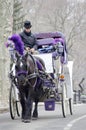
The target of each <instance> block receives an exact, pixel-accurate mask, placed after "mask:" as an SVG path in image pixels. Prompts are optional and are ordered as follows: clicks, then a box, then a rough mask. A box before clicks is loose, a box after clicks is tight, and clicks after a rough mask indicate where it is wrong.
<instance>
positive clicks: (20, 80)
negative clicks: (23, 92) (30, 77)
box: [17, 74, 26, 86]
mask: <svg viewBox="0 0 86 130" xmlns="http://www.w3.org/2000/svg"><path fill="white" fill-rule="evenodd" d="M17 82H18V86H25V85H26V75H23V74H20V75H18V76H17Z"/></svg>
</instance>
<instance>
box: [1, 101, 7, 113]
mask: <svg viewBox="0 0 86 130" xmlns="http://www.w3.org/2000/svg"><path fill="white" fill-rule="evenodd" d="M8 110H9V106H8V104H2V103H0V113H4V112H7V111H8Z"/></svg>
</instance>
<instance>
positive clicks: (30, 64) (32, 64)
mask: <svg viewBox="0 0 86 130" xmlns="http://www.w3.org/2000/svg"><path fill="white" fill-rule="evenodd" d="M27 65H28V72H29V73H34V72H35V68H36V63H35V59H34V57H33V56H32V55H31V54H29V55H28V58H27Z"/></svg>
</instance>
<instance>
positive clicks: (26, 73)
mask: <svg viewBox="0 0 86 130" xmlns="http://www.w3.org/2000/svg"><path fill="white" fill-rule="evenodd" d="M28 55H29V56H30V57H31V59H32V60H33V63H34V72H33V73H31V74H29V73H28V71H27V70H26V71H24V70H20V71H18V72H16V76H15V79H17V81H18V78H19V76H21V75H24V76H25V82H24V83H23V85H24V86H25V85H26V84H28V85H29V86H31V87H32V84H31V83H30V81H29V80H31V79H34V78H35V83H34V85H33V88H34V87H35V85H36V83H37V76H38V68H37V65H36V61H35V58H34V57H33V56H32V55H31V54H28ZM17 84H18V83H17Z"/></svg>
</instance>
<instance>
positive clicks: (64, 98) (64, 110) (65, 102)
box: [61, 82, 68, 117]
mask: <svg viewBox="0 0 86 130" xmlns="http://www.w3.org/2000/svg"><path fill="white" fill-rule="evenodd" d="M61 87H62V113H63V117H66V115H67V111H68V99H67V88H66V85H65V83H64V82H63V83H62V86H61Z"/></svg>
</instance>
